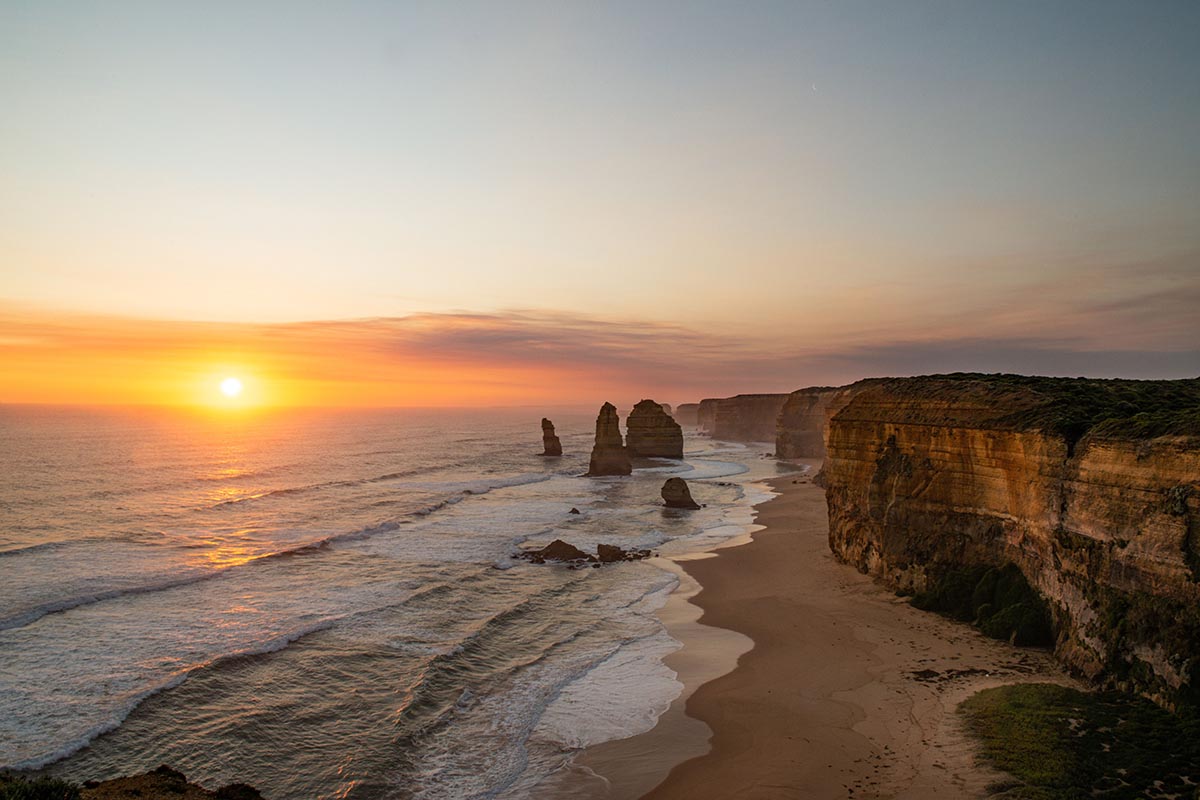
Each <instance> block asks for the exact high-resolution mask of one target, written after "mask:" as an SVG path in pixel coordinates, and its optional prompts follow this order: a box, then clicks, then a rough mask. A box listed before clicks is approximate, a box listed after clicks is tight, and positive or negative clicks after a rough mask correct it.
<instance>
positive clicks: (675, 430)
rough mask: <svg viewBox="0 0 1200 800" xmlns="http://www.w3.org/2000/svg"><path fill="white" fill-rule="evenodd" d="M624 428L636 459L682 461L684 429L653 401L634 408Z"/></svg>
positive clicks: (630, 448)
mask: <svg viewBox="0 0 1200 800" xmlns="http://www.w3.org/2000/svg"><path fill="white" fill-rule="evenodd" d="M625 426H626V428H627V429H628V431H629V436H628V439H627V442H628V447H629V455H630V456H632V457H633V458H683V428H681V427H679V423H678V422H676V421H675V420H673V419H671V417H670V415H669V414H667V412H666V411H665V410H664V409H663V407H662V406H661V405H659V404H658V403H656V402H654V401H653V400H643V401H642V402H640V403H638V404H637V405H636V406H634V407H633V411H631V412H629V419H628V420H626V423H625Z"/></svg>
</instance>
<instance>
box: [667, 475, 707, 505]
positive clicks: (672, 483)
mask: <svg viewBox="0 0 1200 800" xmlns="http://www.w3.org/2000/svg"><path fill="white" fill-rule="evenodd" d="M662 499H663V502H664V503H666V504H667V508H699V507H700V506H699V504H697V503H696V501H695V500H693V499H692V492H691V490H690V489H688V485H687V481H685V480H684V479H683V478H667V482H666V483H664V484H663V487H662Z"/></svg>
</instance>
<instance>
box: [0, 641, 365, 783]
mask: <svg viewBox="0 0 1200 800" xmlns="http://www.w3.org/2000/svg"><path fill="white" fill-rule="evenodd" d="M342 618H343V617H329V618H326V619H323V620H320V621H318V622H314V623H312V624H311V625H306V626H304V627H301V628H297V629H296V630H293V631H289V632H288V633H284V634H280V635H278V636H274V637H272V638H270V639H267V640H266V641H264V642H259V643H257V644H255V645H251V646H249V647H244V648H241V649H239V650H235V651H233V652H230V653H224V654H222V655H220V656H217V657H215V658H211V659H209V660H208V661H204V662H201V663H199V664H193V665H191V666H188V667H186V668H184V669H181V670H178V671H176V672H174V673H172V674H171V675H169V676H167V677H166V678H164V679H163V680H161V681H159V682H157V683H155V684H154V685H152V686H149V687H147V688H145V689H143V690H141V691H139V692H136V693H134V694H131V695H130V696H129V697H128V698H127V699H126V702H125V703H123V704H121V705H120V706H119V707H117V708H115V709H113V713H112V714H111V715H110V716H109V717H108V718H107V719H105V720H103V721H101V722H99V723H98V724H96V725H94V726H92V727H91V728H89V729H88V730H87V731H85V732H83V733H82V734H80V735H78V736H76V737H75V738H73V739H71V740H70V741H68V742H66V743H65V744H63V745H60V746H59V747H58V748H56V749H55V750H52V751H50V752H48V753H42V754H39V755H36V756H33V757H30V758H26V759H23V760H21V761H16V762H13V763H11V764H0V769H10V770H32V769H41V768H42V767H44V766H46V765H48V764H53V763H54V762H55V761H60V760H62V759H64V758H66V757H67V756H69V755H71V754H72V753H75V752H78V751H79V750H82V749H83V748H84V747H87V745H88V744H89V743H90V742H92V741H93V740H94V739H96V738H97V737H99V736H103V735H104V734H106V733H108V732H109V731H111V730H115V729H117V728H118V727H120V726H121V724H122V723H123V722H124V721H125V720H126V719H127V718H128V717H129V715H130V714H132V713H133V711H134V709H136V708H137V707H138V706H139V705H141V704H142V703H143V702H145V701H146V700H147V699H149V698H151V697H153V696H154V695H156V694H159V693H161V692H164V691H167V690H168V689H173V688H175V687H176V686H179V685H180V684H181V683H183V682H184V681H185V680H187V679H188V677H189V676H190V675H192V674H193V673H195V672H198V671H200V670H203V669H208V668H212V667H215V666H218V665H220V664H222V663H224V662H228V661H233V660H236V659H239V658H246V657H248V656H259V655H265V654H267V653H274V652H278V651H279V650H282V649H284V648H285V647H288V646H289V645H291V644H292V643H294V642H297V641H299V640H300V639H302V638H304V637H305V636H310V635H312V634H314V633H317V632H319V631H323V630H326V629H328V628H331V627H333V626H334V625H336V624H337V623H338V621H339V620H341V619H342Z"/></svg>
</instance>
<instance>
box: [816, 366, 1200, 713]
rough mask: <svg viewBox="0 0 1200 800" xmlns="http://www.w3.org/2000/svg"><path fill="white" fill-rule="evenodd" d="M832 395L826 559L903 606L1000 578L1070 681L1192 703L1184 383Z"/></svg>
mask: <svg viewBox="0 0 1200 800" xmlns="http://www.w3.org/2000/svg"><path fill="white" fill-rule="evenodd" d="M847 388H848V389H850V390H852V391H851V397H850V399H849V400H848V402H846V403H845V405H844V407H843V408H841V409H840V410H839V411H837V412H836V413H835V414H833V415H832V416H831V417H830V419H829V425H828V431H827V435H826V442H825V444H826V447H827V451H828V452H827V455H826V461H825V467H824V480H825V484H826V488H827V493H826V497H827V503H828V507H829V522H830V534H829V538H830V547H831V548H832V550H833V552H834V554H835V555H836V556H837V557H838V558H839V559H841V560H842V561H845V562H847V563H850V564H853V565H855V566H857V567H858V568H859V569H860V570H861V571H863V572H868V573H871V574H874V575H876V576H878V577H880V578H882V579H883V580H884V581H886V582H887V583H888V584H890V585H892V586H894V587H896V588H897V589H901V590H906V591H914V592H924V591H928V590H929V589H931V588H932V587H933V586H934V585H935V584H936V583H937V582H938V581H939V580H942V579H943V578H945V577H946V576H947V574H949V573H950V572H951V571H952V570H954V569H958V568H961V567H963V566H966V565H991V566H1003V565H1005V564H1007V563H1013V564H1016V565H1017V567H1019V568H1020V570H1021V572H1022V573H1023V574H1024V576H1025V577H1026V579H1027V580H1028V581H1029V583H1030V584H1031V585H1032V586H1033V587H1034V588H1035V589H1036V590H1037V592H1038V593H1039V594H1041V595H1042V596H1043V597H1044V598H1045V600H1046V601H1047V602H1048V604H1049V606H1050V609H1051V614H1052V616H1053V618H1054V624H1055V629H1056V644H1055V652H1056V653H1057V655H1058V656H1059V657H1060V658H1061V659H1062V660H1063V661H1064V662H1065V663H1066V664H1068V665H1069V666H1070V667H1072V668H1074V669H1076V670H1077V671H1079V672H1081V673H1083V674H1084V675H1086V676H1089V677H1091V678H1093V679H1095V680H1097V681H1099V682H1100V683H1102V684H1104V685H1108V686H1113V687H1117V688H1123V689H1129V690H1134V691H1138V692H1140V693H1143V694H1146V695H1147V696H1149V697H1151V698H1153V699H1155V700H1157V701H1159V702H1161V703H1163V704H1165V705H1174V704H1178V703H1191V702H1195V701H1196V700H1197V699H1198V697H1200V379H1195V380H1180V381H1126V380H1088V379H1055V378H1029V377H1022V376H1014V375H975V374H956V375H940V376H929V377H921V378H901V379H882V380H879V379H876V380H871V381H863V382H860V383H859V384H854V385H853V386H852V387H847ZM822 391H825V390H818V392H817V399H816V400H813V399H812V398H811V397H810V402H809V405H808V406H807V407H805V408H803V409H801V413H804V414H809V415H815V414H817V413H818V411H817V408H816V407H817V405H819V402H820V398H819V393H820V392H822ZM826 404H828V398H827V399H826Z"/></svg>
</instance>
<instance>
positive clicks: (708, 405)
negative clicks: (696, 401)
mask: <svg viewBox="0 0 1200 800" xmlns="http://www.w3.org/2000/svg"><path fill="white" fill-rule="evenodd" d="M787 398H788V395H786V394H739V395H735V396H733V397H720V398H709V399H707V400H701V401H700V406H699V408H698V409H697V425H698V427H699V428H700V429H701V430H704V431H707V432H708V433H710V434H711V435H712V437H713V438H714V439H726V440H728V441H731V442H771V441H774V440H775V431H776V428H777V426H778V422H779V410H780V409H781V408H783V404H784V401H786V400H787Z"/></svg>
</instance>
